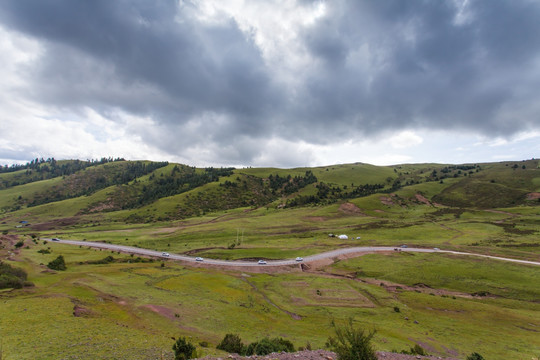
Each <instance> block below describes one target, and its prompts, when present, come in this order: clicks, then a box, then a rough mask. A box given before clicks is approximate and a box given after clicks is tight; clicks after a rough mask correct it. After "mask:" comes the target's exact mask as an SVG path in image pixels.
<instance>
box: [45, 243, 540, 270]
mask: <svg viewBox="0 0 540 360" xmlns="http://www.w3.org/2000/svg"><path fill="white" fill-rule="evenodd" d="M44 240H51V239H44ZM54 242H58V243H61V244H68V245H77V246H87V247H93V248H100V249H107V250H112V251H120V252H124V253H129V254H136V255H144V256H152V257H159V258H166V259H171V260H177V261H181V262H184V263H189V264H192V265H195V264H197V266H205V267H206V266H208V267H212V266H219V267H227V268H231V269H235V268H238V269H242V268H243V269H245V268H251V269H250V270H252V269H264V268H276V267H289V268H290V267H291V266H295V265H299V264H302V263H304V264H305V263H307V264H310V263H316V262H320V261H328V262H333V261H334V259H338V258H341V257H356V256H361V255H364V254H366V253H373V252H392V251H406V252H420V253H443V254H455V255H465V256H476V257H484V258H489V259H495V260H501V261H509V262H515V263H520V264H526V265H536V266H540V262H537V261H528V260H518V259H511V258H504V257H499V256H491V255H482V254H474V253H467V252H459V251H448V250H439V249H424V248H395V247H388V246H365V247H352V248H345V249H337V250H332V251H327V252H323V253H320V254H315V255H310V256H306V257H305V258H303V259H302V260H301V261H297V260H295V259H285V260H272V261H268V262H267V263H266V264H258V263H257V262H256V261H228V260H216V259H204V260H203V261H197V260H196V258H194V257H191V256H186V255H178V254H169V255H163V254H164V253H162V252H160V251H154V250H149V249H141V248H137V247H131V246H124V245H115V244H108V243H101V242H91V241H76V240H57V241H54Z"/></svg>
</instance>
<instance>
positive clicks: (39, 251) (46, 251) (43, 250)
mask: <svg viewBox="0 0 540 360" xmlns="http://www.w3.org/2000/svg"><path fill="white" fill-rule="evenodd" d="M37 252H38V253H40V254H50V253H51V251H50V250H48V249H41V250H38V251H37Z"/></svg>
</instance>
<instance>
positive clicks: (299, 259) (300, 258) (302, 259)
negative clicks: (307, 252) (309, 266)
mask: <svg viewBox="0 0 540 360" xmlns="http://www.w3.org/2000/svg"><path fill="white" fill-rule="evenodd" d="M295 260H296V261H304V258H302V257H300V256H299V257H297V258H296V259H295Z"/></svg>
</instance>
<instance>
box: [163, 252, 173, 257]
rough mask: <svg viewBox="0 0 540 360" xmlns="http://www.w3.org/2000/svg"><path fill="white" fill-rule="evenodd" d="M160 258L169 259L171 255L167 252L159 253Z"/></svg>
mask: <svg viewBox="0 0 540 360" xmlns="http://www.w3.org/2000/svg"><path fill="white" fill-rule="evenodd" d="M161 256H165V257H169V256H171V255H170V254H169V253H168V252H163V253H161Z"/></svg>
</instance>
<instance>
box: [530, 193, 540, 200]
mask: <svg viewBox="0 0 540 360" xmlns="http://www.w3.org/2000/svg"><path fill="white" fill-rule="evenodd" d="M536 199H540V192H533V193H528V194H527V200H536Z"/></svg>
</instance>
